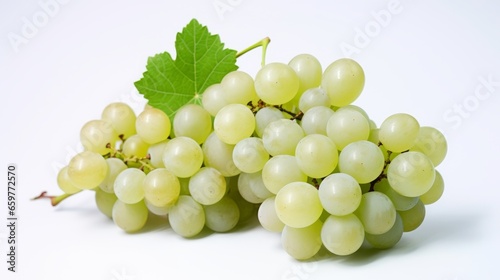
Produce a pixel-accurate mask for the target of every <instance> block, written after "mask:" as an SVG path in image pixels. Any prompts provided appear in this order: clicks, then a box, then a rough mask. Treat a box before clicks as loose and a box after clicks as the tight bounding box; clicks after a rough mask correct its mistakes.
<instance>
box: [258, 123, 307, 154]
mask: <svg viewBox="0 0 500 280" xmlns="http://www.w3.org/2000/svg"><path fill="white" fill-rule="evenodd" d="M303 137H304V130H302V127H300V125H299V124H298V123H297V122H295V121H292V120H288V119H281V120H277V121H274V122H272V123H270V124H269V125H268V126H267V127H266V129H265V130H264V134H263V135H262V141H263V143H264V147H265V148H266V151H267V152H268V153H269V154H270V155H272V156H276V155H294V153H295V147H296V146H297V143H299V141H300V139H302V138H303Z"/></svg>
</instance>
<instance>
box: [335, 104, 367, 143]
mask: <svg viewBox="0 0 500 280" xmlns="http://www.w3.org/2000/svg"><path fill="white" fill-rule="evenodd" d="M326 134H327V135H328V137H330V139H332V141H333V142H334V143H335V145H336V146H337V148H338V149H339V150H342V149H344V147H345V146H347V145H349V144H350V143H353V142H356V141H360V140H367V139H368V136H370V124H369V123H368V120H367V119H366V118H365V117H364V116H363V115H362V114H361V113H359V112H358V111H355V110H352V109H344V108H340V109H338V110H337V111H336V112H335V114H333V115H332V116H331V117H330V119H329V120H328V123H327V125H326Z"/></svg>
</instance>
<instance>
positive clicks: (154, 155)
mask: <svg viewBox="0 0 500 280" xmlns="http://www.w3.org/2000/svg"><path fill="white" fill-rule="evenodd" d="M168 141H170V139H167V140H165V141H162V142H158V143H156V144H153V145H151V146H149V148H148V151H147V154H148V155H149V158H150V163H151V165H152V166H153V167H156V168H162V167H165V165H164V164H163V152H164V151H165V145H167V143H168Z"/></svg>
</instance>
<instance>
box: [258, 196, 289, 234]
mask: <svg viewBox="0 0 500 280" xmlns="http://www.w3.org/2000/svg"><path fill="white" fill-rule="evenodd" d="M275 198H276V197H275V196H271V197H268V198H267V199H266V200H264V201H263V202H262V203H261V204H260V206H259V211H258V215H257V217H258V218H259V222H260V224H261V225H262V227H263V228H265V229H266V230H268V231H271V232H281V231H283V228H284V227H285V224H284V223H283V222H282V221H281V220H280V218H278V214H276V207H275V202H274V201H275Z"/></svg>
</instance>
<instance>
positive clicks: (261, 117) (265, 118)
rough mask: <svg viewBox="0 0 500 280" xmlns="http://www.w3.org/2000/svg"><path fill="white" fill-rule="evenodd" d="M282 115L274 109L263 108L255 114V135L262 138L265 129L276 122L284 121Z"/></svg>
mask: <svg viewBox="0 0 500 280" xmlns="http://www.w3.org/2000/svg"><path fill="white" fill-rule="evenodd" d="M284 118H285V116H284V115H283V113H282V112H281V111H280V110H279V109H278V108H274V107H264V108H262V109H260V110H259V111H257V113H256V114H255V134H257V136H258V137H261V138H262V135H263V134H264V130H265V129H266V127H267V126H268V125H269V124H270V123H272V122H274V121H277V120H281V119H284Z"/></svg>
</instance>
